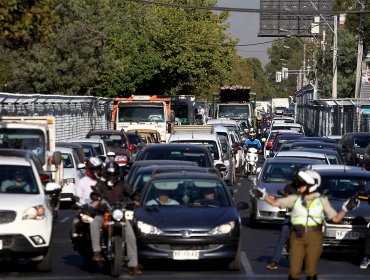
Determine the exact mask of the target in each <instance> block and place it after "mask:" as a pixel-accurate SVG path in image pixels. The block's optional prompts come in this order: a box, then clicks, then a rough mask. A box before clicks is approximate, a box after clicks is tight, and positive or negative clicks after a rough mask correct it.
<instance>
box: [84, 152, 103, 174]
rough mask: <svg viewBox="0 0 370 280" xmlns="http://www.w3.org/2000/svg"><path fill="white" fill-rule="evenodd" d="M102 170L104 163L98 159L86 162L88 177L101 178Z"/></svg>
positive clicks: (92, 158)
mask: <svg viewBox="0 0 370 280" xmlns="http://www.w3.org/2000/svg"><path fill="white" fill-rule="evenodd" d="M102 168H103V162H102V161H101V159H100V158H98V157H90V158H89V159H88V160H86V162H85V169H86V175H87V176H89V177H91V178H93V179H98V178H100V177H101V171H102Z"/></svg>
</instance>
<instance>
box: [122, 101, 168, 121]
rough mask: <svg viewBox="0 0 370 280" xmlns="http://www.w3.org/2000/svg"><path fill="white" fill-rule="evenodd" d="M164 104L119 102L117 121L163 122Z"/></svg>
mask: <svg viewBox="0 0 370 280" xmlns="http://www.w3.org/2000/svg"><path fill="white" fill-rule="evenodd" d="M164 112H165V108H164V105H161V106H159V105H158V106H133V105H130V104H127V105H123V104H120V106H119V108H118V121H120V122H163V121H164Z"/></svg>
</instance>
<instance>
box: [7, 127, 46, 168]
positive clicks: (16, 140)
mask: <svg viewBox="0 0 370 280" xmlns="http://www.w3.org/2000/svg"><path fill="white" fill-rule="evenodd" d="M46 143H47V142H46V140H45V138H44V135H43V132H42V131H41V130H39V129H25V128H22V129H16V128H15V129H12V128H2V129H0V148H7V149H8V148H12V149H21V150H29V151H32V152H33V153H34V154H35V155H36V156H37V158H38V159H39V161H40V162H41V163H42V164H43V165H44V164H45V153H46V149H47V146H46Z"/></svg>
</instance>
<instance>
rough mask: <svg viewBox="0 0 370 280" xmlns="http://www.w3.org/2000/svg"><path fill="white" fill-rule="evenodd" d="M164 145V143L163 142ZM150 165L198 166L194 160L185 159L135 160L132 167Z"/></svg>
mask: <svg viewBox="0 0 370 280" xmlns="http://www.w3.org/2000/svg"><path fill="white" fill-rule="evenodd" d="M161 145H162V144H161ZM150 165H156V166H158V165H172V166H174V165H176V166H181V165H185V166H196V163H195V162H193V161H184V160H168V159H165V160H151V159H150V160H139V161H134V162H133V164H132V166H131V168H132V167H134V166H135V167H144V166H150Z"/></svg>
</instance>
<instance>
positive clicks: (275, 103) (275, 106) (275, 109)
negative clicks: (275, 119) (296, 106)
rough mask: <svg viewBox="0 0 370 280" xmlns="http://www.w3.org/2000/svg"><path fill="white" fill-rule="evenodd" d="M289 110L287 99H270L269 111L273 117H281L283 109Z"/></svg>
mask: <svg viewBox="0 0 370 280" xmlns="http://www.w3.org/2000/svg"><path fill="white" fill-rule="evenodd" d="M286 108H289V98H288V97H287V98H272V100H271V111H272V113H273V114H275V115H282V114H283V113H284V109H286Z"/></svg>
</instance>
